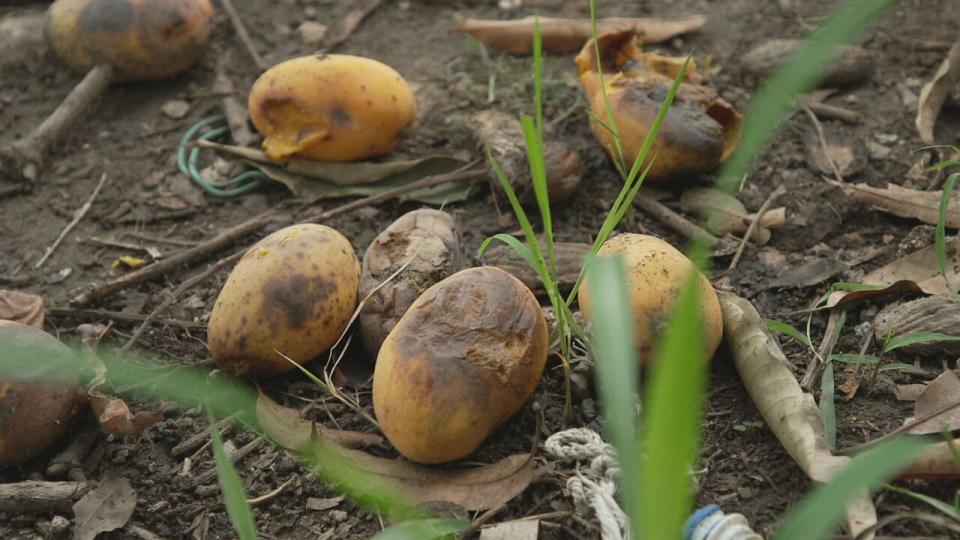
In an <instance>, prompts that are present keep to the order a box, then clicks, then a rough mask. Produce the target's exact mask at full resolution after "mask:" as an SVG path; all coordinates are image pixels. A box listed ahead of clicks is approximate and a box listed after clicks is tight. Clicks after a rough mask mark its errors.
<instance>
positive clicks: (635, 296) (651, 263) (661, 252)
mask: <svg viewBox="0 0 960 540" xmlns="http://www.w3.org/2000/svg"><path fill="white" fill-rule="evenodd" d="M597 255H620V256H622V257H623V263H624V267H625V269H626V277H627V286H628V287H629V289H630V307H631V308H632V311H633V334H634V339H635V340H636V345H637V351H638V353H639V356H640V358H639V360H640V363H641V365H644V366H648V367H649V366H650V365H651V363H652V360H653V356H654V354H655V351H654V345H655V344H656V341H657V339H658V338H659V337H660V335H661V334H662V332H663V330H664V329H665V328H666V325H667V324H668V323H669V321H670V314H671V311H672V310H673V305H674V302H675V300H676V297H677V295H678V294H679V293H680V290H681V289H682V288H683V287H684V285H685V284H686V282H687V279H688V278H689V276H690V272H697V274H698V275H699V280H698V281H699V284H700V289H699V291H698V298H699V301H700V316H701V319H702V322H703V330H704V336H703V337H704V341H705V344H706V350H705V351H704V352H705V353H706V356H707V357H708V358H709V357H711V356H713V353H714V352H716V350H717V347H718V346H719V345H720V339H721V338H722V337H723V317H722V314H721V312H720V301H719V299H718V298H717V293H716V291H715V290H714V289H713V286H712V285H711V284H710V281H709V280H708V279H707V277H706V276H704V275H703V274H702V273H701V272H700V271H699V270H697V268H696V267H695V266H694V264H693V261H691V260H690V259H688V258H687V257H686V256H685V255H684V254H683V253H681V252H680V251H679V250H678V249H677V248H675V247H673V246H671V245H670V244H668V243H667V242H665V241H663V240H661V239H659V238H656V237H654V236H648V235H645V234H621V235H618V236H615V237H613V238H610V239H609V240H607V241H606V242H604V244H603V246H601V247H600V250H599V251H598V252H597ZM587 281H589V278H588V279H587ZM577 299H578V301H579V302H580V309H581V311H582V312H583V315H584V317H586V318H587V320H590V319H591V318H592V311H591V310H592V308H593V304H592V302H591V299H590V287H589V285H588V283H587V282H585V283H584V284H583V287H581V288H580V291H579V293H578V296H577Z"/></svg>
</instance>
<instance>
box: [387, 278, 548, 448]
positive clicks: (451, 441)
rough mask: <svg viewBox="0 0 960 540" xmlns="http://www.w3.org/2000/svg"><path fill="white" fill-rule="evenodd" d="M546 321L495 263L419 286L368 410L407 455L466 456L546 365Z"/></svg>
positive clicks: (390, 340) (390, 344)
mask: <svg viewBox="0 0 960 540" xmlns="http://www.w3.org/2000/svg"><path fill="white" fill-rule="evenodd" d="M547 348H548V340H547V323H546V321H545V319H544V317H543V312H542V311H541V309H540V304H539V303H537V299H536V298H535V297H534V295H533V293H532V292H530V289H528V288H527V287H526V285H524V284H523V283H521V282H520V281H519V280H518V279H517V278H515V277H513V276H511V275H510V274H508V273H507V272H505V271H503V270H501V269H499V268H494V267H489V266H484V267H479V268H469V269H467V270H461V271H460V272H457V273H456V274H454V275H452V276H450V277H448V278H446V279H444V280H443V281H441V282H440V283H437V284H436V285H434V286H432V287H430V288H429V289H427V290H426V292H424V293H423V294H422V295H420V297H419V298H417V300H416V302H414V303H413V305H412V306H410V309H408V310H407V312H406V313H405V314H404V316H403V317H402V318H401V319H400V321H399V322H398V323H397V325H396V326H395V327H394V328H393V330H392V331H391V332H390V334H389V335H388V336H387V339H386V340H385V341H384V342H383V346H382V347H381V348H380V355H379V357H378V358H377V365H376V368H375V370H374V374H373V407H374V411H375V412H376V415H377V420H378V421H379V423H380V427H381V429H383V432H384V433H385V434H386V436H387V438H388V439H389V440H390V442H391V443H392V444H393V446H394V447H395V448H396V449H397V450H398V451H399V452H400V453H401V454H403V455H404V456H405V457H406V458H408V459H410V460H412V461H416V462H419V463H445V462H448V461H453V460H455V459H459V458H462V457H464V456H467V455H469V454H470V453H471V452H473V451H474V450H476V449H477V448H478V447H479V446H480V444H481V443H482V442H483V440H484V439H486V438H487V436H488V435H489V434H490V433H491V432H492V431H493V430H494V429H495V428H496V427H497V426H499V425H500V424H502V423H503V422H504V421H506V420H507V419H508V418H510V417H511V416H513V415H514V414H515V413H516V412H517V411H518V410H519V409H520V407H522V406H523V404H524V403H525V402H526V401H527V399H528V398H529V397H530V395H531V394H532V393H533V390H534V389H535V388H536V386H537V384H538V383H539V381H540V377H541V375H542V374H543V367H544V364H545V363H546V359H547Z"/></svg>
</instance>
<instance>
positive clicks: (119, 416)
mask: <svg viewBox="0 0 960 540" xmlns="http://www.w3.org/2000/svg"><path fill="white" fill-rule="evenodd" d="M89 401H90V408H92V409H93V414H95V415H96V416H97V421H99V422H100V425H101V426H103V429H105V430H107V431H108V432H110V433H112V434H113V435H119V436H121V437H138V436H140V435H141V434H142V433H143V430H145V429H147V428H148V427H150V426H152V425H153V424H156V423H157V422H159V421H161V420H163V412H161V411H140V412H138V413H136V414H134V413H133V412H132V411H130V407H129V406H128V405H127V403H126V402H125V401H123V400H122V399H118V398H113V397H109V396H105V395H103V394H100V393H96V392H93V391H91V392H90V396H89Z"/></svg>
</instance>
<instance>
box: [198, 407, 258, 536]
mask: <svg viewBox="0 0 960 540" xmlns="http://www.w3.org/2000/svg"><path fill="white" fill-rule="evenodd" d="M207 418H208V419H209V420H210V446H211V447H212V448H213V458H214V460H215V461H216V466H217V478H219V480H220V491H221V492H222V493H223V504H224V505H225V506H226V507H227V515H229V516H230V522H231V523H232V524H233V529H234V530H235V531H236V532H237V536H238V537H239V538H240V540H256V538H257V525H256V523H254V521H253V511H252V510H251V509H250V503H248V502H247V496H246V494H245V493H244V492H243V483H242V482H241V481H240V476H239V475H237V470H236V469H234V468H233V464H232V463H230V458H228V457H227V453H226V452H225V451H224V449H223V440H221V439H220V430H219V429H217V419H216V418H215V417H214V416H213V412H211V411H210V410H209V409H208V410H207Z"/></svg>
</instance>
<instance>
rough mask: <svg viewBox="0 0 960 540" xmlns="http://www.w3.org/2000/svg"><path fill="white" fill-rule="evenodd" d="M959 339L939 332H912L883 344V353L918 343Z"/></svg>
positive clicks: (959, 338)
mask: <svg viewBox="0 0 960 540" xmlns="http://www.w3.org/2000/svg"><path fill="white" fill-rule="evenodd" d="M958 340H960V337H958V336H951V335H950V334H941V333H939V332H914V333H912V334H905V335H902V336H897V337H895V338H891V339H890V340H889V341H888V342H887V343H886V344H884V347H883V352H885V353H888V352H890V351H895V350H897V349H899V348H901V347H906V346H908V345H916V344H918V343H929V342H931V341H958Z"/></svg>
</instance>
